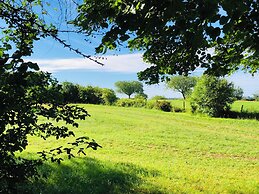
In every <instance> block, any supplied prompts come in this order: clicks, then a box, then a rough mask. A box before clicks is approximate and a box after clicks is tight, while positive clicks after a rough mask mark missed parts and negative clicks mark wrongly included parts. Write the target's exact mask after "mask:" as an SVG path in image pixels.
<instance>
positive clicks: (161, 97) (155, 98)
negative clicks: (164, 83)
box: [151, 95, 167, 100]
mask: <svg viewBox="0 0 259 194" xmlns="http://www.w3.org/2000/svg"><path fill="white" fill-rule="evenodd" d="M166 99H167V98H166V97H164V96H159V95H157V96H154V97H152V98H151V100H166Z"/></svg>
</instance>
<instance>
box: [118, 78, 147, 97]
mask: <svg viewBox="0 0 259 194" xmlns="http://www.w3.org/2000/svg"><path fill="white" fill-rule="evenodd" d="M115 86H116V88H117V92H119V93H122V94H126V95H128V97H129V98H130V96H131V95H132V94H134V93H138V94H142V93H143V91H144V90H143V84H142V83H141V82H139V81H118V82H116V83H115Z"/></svg>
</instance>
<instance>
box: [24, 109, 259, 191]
mask: <svg viewBox="0 0 259 194" xmlns="http://www.w3.org/2000/svg"><path fill="white" fill-rule="evenodd" d="M82 106H84V107H85V108H86V109H87V110H88V111H89V113H90V114H91V117H90V118H88V119H87V120H85V121H82V122H80V124H81V125H80V127H79V129H76V130H75V132H76V135H78V136H81V135H88V136H89V137H91V138H94V139H95V140H96V141H97V142H98V143H100V144H101V145H102V146H103V148H102V149H99V150H97V151H93V150H90V149H89V151H88V152H87V156H80V157H77V158H76V159H72V160H70V161H65V162H63V163H62V164H61V165H57V164H47V165H45V166H43V167H42V169H41V173H42V174H43V175H44V176H45V177H47V178H46V179H45V178H41V179H40V180H38V181H33V183H32V185H33V189H34V192H35V193H38V192H40V191H41V192H42V193H259V179H258V172H259V122H258V121H256V120H234V119H217V118H207V117H201V116H193V115H190V114H189V113H165V112H162V111H158V110H150V109H141V108H120V107H111V106H97V105H82ZM30 142H31V145H30V147H29V149H28V151H27V153H24V154H27V155H28V157H30V156H31V153H35V152H36V151H38V150H42V149H44V148H53V147H57V146H59V145H60V144H56V141H55V140H54V139H50V140H48V141H47V142H44V141H41V140H39V139H37V138H33V139H31V141H30Z"/></svg>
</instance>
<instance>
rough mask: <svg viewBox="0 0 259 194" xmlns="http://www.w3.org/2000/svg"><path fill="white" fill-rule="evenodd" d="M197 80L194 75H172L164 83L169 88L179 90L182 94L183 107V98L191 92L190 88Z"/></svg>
mask: <svg viewBox="0 0 259 194" xmlns="http://www.w3.org/2000/svg"><path fill="white" fill-rule="evenodd" d="M196 82H197V78H196V77H187V76H181V75H178V76H173V77H171V78H170V79H169V80H168V81H167V82H166V85H167V87H168V88H171V89H173V90H175V91H177V92H180V93H181V94H182V96H183V99H184V101H183V108H184V109H185V99H186V97H187V95H189V94H191V91H192V88H193V87H194V86H195V84H196Z"/></svg>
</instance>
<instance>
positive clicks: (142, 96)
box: [134, 93, 148, 100]
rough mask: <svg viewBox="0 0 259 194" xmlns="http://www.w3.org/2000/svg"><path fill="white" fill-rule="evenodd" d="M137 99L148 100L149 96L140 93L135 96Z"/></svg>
mask: <svg viewBox="0 0 259 194" xmlns="http://www.w3.org/2000/svg"><path fill="white" fill-rule="evenodd" d="M134 98H135V99H144V100H146V99H147V98H148V96H147V95H146V94H145V93H138V94H136V95H135V96H134Z"/></svg>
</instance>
